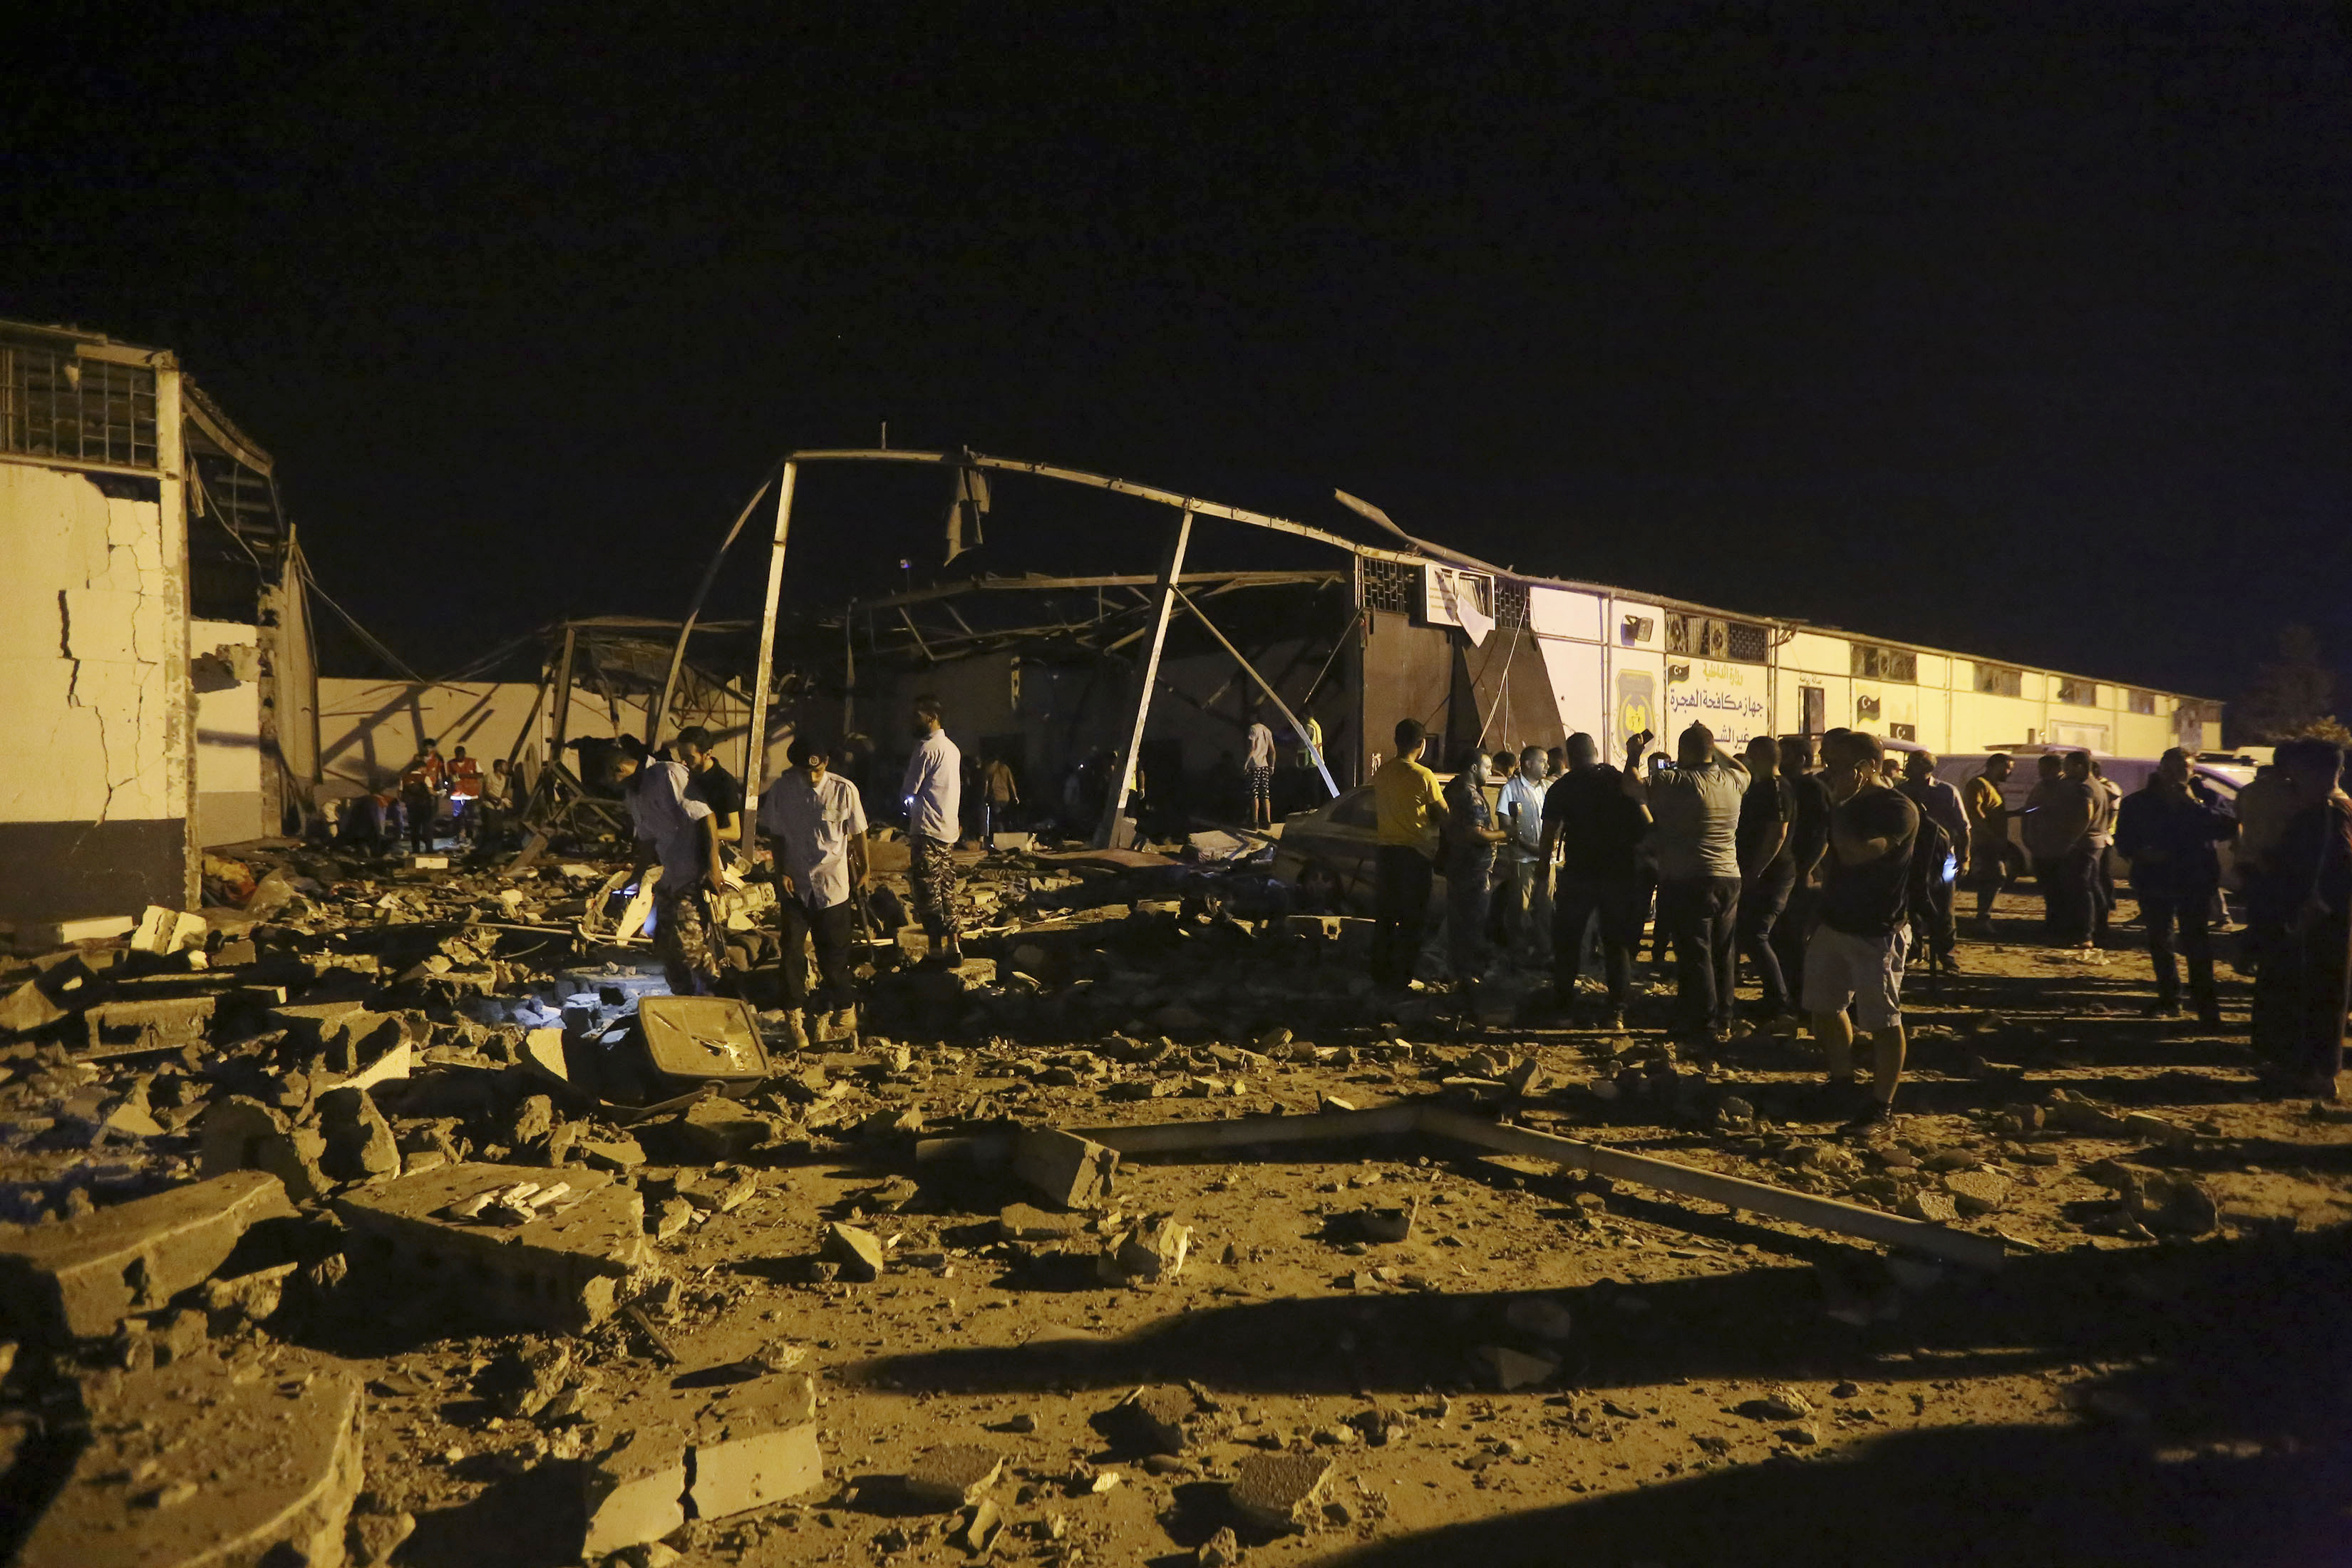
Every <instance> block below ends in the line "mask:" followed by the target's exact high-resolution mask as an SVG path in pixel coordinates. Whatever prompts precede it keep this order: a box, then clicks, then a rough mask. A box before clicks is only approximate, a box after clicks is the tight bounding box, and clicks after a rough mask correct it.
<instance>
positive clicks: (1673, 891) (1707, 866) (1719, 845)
mask: <svg viewBox="0 0 2352 1568" xmlns="http://www.w3.org/2000/svg"><path fill="white" fill-rule="evenodd" d="M1652 739H1653V737H1652V735H1651V734H1650V732H1649V731H1647V730H1644V731H1642V732H1641V733H1640V734H1638V735H1636V736H1634V737H1633V738H1632V739H1631V740H1629V741H1627V742H1625V777H1624V783H1623V788H1624V791H1625V795H1626V797H1627V798H1628V799H1630V800H1633V801H1634V802H1636V803H1638V804H1640V805H1644V806H1646V807H1648V808H1649V812H1650V816H1651V820H1652V822H1653V823H1654V826H1653V827H1652V829H1651V833H1650V847H1651V853H1652V857H1653V858H1654V860H1655V862H1656V864H1657V868H1658V924H1659V927H1660V929H1661V930H1662V931H1664V932H1665V933H1666V934H1667V935H1668V936H1669V937H1670V938H1671V939H1672V941H1673V942H1674V944H1675V991H1676V1000H1677V1002H1678V1003H1679V1011H1680V1013H1681V1027H1682V1030H1683V1032H1684V1034H1685V1036H1686V1037H1689V1038H1690V1039H1693V1040H1700V1041H1706V1042H1709V1043H1713V1044H1717V1045H1719V1044H1721V1043H1722V1042H1723V1041H1724V1040H1726V1039H1727V1038H1729V1037H1730V1034H1731V1020H1732V1004H1733V1000H1734V991H1733V987H1734V986H1735V985H1736V984H1738V978H1739V972H1738V951H1737V948H1736V947H1735V945H1734V944H1735V941H1736V936H1737V928H1738V918H1739V848H1738V845H1739V806H1740V801H1741V797H1742V796H1743V795H1745V794H1746V792H1747V788H1748V769H1747V767H1746V766H1745V765H1744V764H1742V763H1739V762H1738V761H1736V760H1735V759H1733V758H1730V757H1727V756H1725V755H1724V754H1723V752H1721V751H1720V750H1718V749H1717V746H1716V743H1715V731H1712V730H1709V729H1708V728H1707V727H1706V725H1704V724H1699V723H1694V724H1692V725H1691V726H1690V727H1689V728H1687V729H1685V731H1683V732H1682V733H1681V734H1680V735H1679V736H1677V737H1676V738H1675V765H1674V766H1673V767H1670V768H1661V769H1659V770H1658V771H1657V772H1656V773H1653V774H1652V775H1651V776H1650V777H1648V778H1646V779H1645V778H1643V777H1642V773H1641V766H1642V753H1643V751H1644V750H1646V749H1647V747H1648V746H1649V743H1650V742H1651V740H1652Z"/></svg>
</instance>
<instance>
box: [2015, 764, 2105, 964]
mask: <svg viewBox="0 0 2352 1568" xmlns="http://www.w3.org/2000/svg"><path fill="white" fill-rule="evenodd" d="M2074 755H2075V756H2076V757H2080V758H2081V759H2082V761H2081V763H2080V764H2079V765H2077V764H2076V763H2075V761H2074V757H2067V758H2064V759H2063V760H2062V759H2061V758H2060V757H2059V756H2058V754H2057V753H2056V752H2043V753H2042V757H2041V759H2040V760H2039V761H2038V762H2037V763H2035V766H2036V767H2037V768H2039V769H2040V770H2041V773H2042V777H2041V778H2040V779H2039V780H2038V781H2036V782H2035V784H2034V785H2033V792H2032V794H2031V795H2027V796H2026V797H2025V810H2024V813H2023V816H2024V817H2025V849H2026V853H2027V854H2029V855H2031V856H2032V857H2033V879H2034V880H2035V881H2036V882H2038V883H2040V884H2041V887H2042V917H2043V922H2044V929H2045V931H2046V933H2047V935H2048V939H2049V941H2050V942H2051V944H2052V945H2053V946H2055V947H2063V948H2073V949H2084V948H2088V947H2089V946H2090V945H2091V919H2092V908H2091V905H2092V900H2094V899H2095V897H2097V894H2096V892H2095V879H2096V878H2097V876H2098V868H2099V867H2098V857H2097V856H2096V854H2095V853H2094V852H2093V850H2092V847H2091V826H2092V824H2093V823H2095V822H2096V821H2097V820H2098V817H2099V799H2098V795H2097V794H2096V792H2095V791H2094V790H2093V789H2092V788H2091V758H2090V753H2089V752H2076V753H2075V754H2074Z"/></svg>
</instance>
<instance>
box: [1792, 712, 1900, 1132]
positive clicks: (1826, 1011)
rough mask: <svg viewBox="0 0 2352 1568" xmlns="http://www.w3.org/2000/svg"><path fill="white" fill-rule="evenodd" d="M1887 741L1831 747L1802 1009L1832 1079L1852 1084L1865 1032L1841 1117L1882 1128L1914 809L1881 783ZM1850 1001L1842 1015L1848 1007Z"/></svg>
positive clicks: (1895, 1046) (1891, 1073) (1862, 1127)
mask: <svg viewBox="0 0 2352 1568" xmlns="http://www.w3.org/2000/svg"><path fill="white" fill-rule="evenodd" d="M1885 755H1886V753H1885V747H1884V746H1883V745H1882V744H1881V743H1880V742H1879V739H1878V737H1877V736H1875V735H1871V734H1865V733H1864V732H1862V731H1849V732H1847V733H1845V734H1843V735H1840V736H1838V737H1837V738H1836V739H1835V740H1834V742H1832V744H1831V745H1830V746H1829V748H1828V762H1829V766H1828V767H1827V769H1826V770H1824V771H1825V774H1826V777H1825V779H1824V782H1825V783H1826V784H1828V785H1829V791H1830V798H1831V800H1832V801H1833V802H1834V803H1835V805H1833V807H1832V810H1831V812H1830V853H1829V863H1828V876H1827V878H1826V879H1825V880H1824V882H1823V884H1822V909H1821V924H1820V925H1819V926H1818V927H1817V928H1816V929H1815V930H1814V931H1813V934H1812V939H1811V941H1810V942H1807V943H1806V945H1805V983H1804V1004H1805V1012H1806V1013H1807V1014H1808V1015H1809V1016H1811V1020H1812V1024H1811V1027H1812V1036H1813V1038H1814V1039H1816V1040H1818V1041H1819V1042H1821V1047H1822V1054H1823V1056H1824V1057H1825V1058H1827V1062H1828V1068H1829V1079H1830V1082H1831V1083H1832V1085H1846V1086H1853V1084H1854V1076H1853V1043H1854V1028H1855V1026H1857V1025H1859V1026H1861V1028H1862V1029H1863V1030H1864V1032H1866V1033H1867V1034H1868V1035H1869V1036H1870V1046H1871V1079H1870V1092H1869V1093H1868V1094H1867V1095H1864V1096H1863V1097H1862V1100H1863V1103H1862V1105H1861V1107H1860V1110H1859V1114H1857V1115H1856V1116H1855V1117H1854V1118H1853V1120H1852V1121H1848V1122H1847V1123H1846V1124H1845V1130H1846V1131H1850V1132H1858V1131H1869V1130H1871V1129H1873V1128H1879V1127H1884V1126H1885V1125H1886V1124H1887V1123H1888V1122H1889V1121H1893V1120H1894V1116H1895V1085H1896V1084H1897V1083H1898V1082H1900V1081H1901V1079H1902V1077H1903V1057H1904V1047H1905V1042H1904V1038H1903V963H1904V960H1905V958H1906V956H1907V955H1908V953H1909V952H1910V947H1911V922H1910V907H1909V906H1910V890H1911V854H1912V850H1913V848H1914V847H1916V843H1917V840H1918V837H1919V808H1918V807H1917V806H1915V805H1912V804H1911V802H1910V801H1909V800H1907V799H1906V798H1905V797H1904V796H1903V795H1901V794H1900V793H1898V792H1897V791H1895V790H1893V789H1891V788H1889V787H1887V784H1886V780H1885V773H1884V771H1883V768H1884V764H1885ZM1848 1007H1852V1008H1853V1018H1852V1019H1848V1018H1847V1016H1846V1009H1847V1008H1848Z"/></svg>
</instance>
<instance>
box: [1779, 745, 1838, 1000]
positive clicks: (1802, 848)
mask: <svg viewBox="0 0 2352 1568" xmlns="http://www.w3.org/2000/svg"><path fill="white" fill-rule="evenodd" d="M1780 777H1781V778H1782V779H1783V780H1784V781H1786V783H1787V784H1788V785H1789V793H1790V795H1791V796H1792V797H1793V798H1794V799H1795V801H1796V804H1797V814H1796V816H1794V817H1792V818H1790V822H1789V903H1788V907H1787V908H1786V909H1784V910H1781V911H1780V919H1779V920H1778V921H1774V922H1773V926H1772V953H1773V956H1774V957H1776V958H1778V959H1779V960H1780V974H1781V978H1783V979H1784V980H1786V981H1787V982H1788V983H1789V985H1790V989H1791V990H1795V989H1797V988H1799V987H1801V986H1802V985H1803V984H1804V980H1805V939H1806V938H1807V937H1810V936H1811V935H1812V933H1813V921H1814V918H1815V917H1816V916H1817V915H1818V914H1819V912H1820V907H1821V901H1822V856H1824V855H1826V854H1828V853H1829V847H1830V792H1829V790H1828V788H1827V787H1826V786H1825V785H1823V784H1822V775H1821V772H1820V768H1819V765H1818V759H1817V758H1816V757H1815V755H1814V752H1813V738H1812V737H1811V736H1810V735H1783V736H1781V737H1780Z"/></svg>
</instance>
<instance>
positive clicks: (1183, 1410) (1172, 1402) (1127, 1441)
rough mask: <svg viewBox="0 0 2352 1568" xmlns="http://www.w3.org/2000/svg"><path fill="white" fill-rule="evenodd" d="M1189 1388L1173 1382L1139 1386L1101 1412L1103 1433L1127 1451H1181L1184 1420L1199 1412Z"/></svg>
mask: <svg viewBox="0 0 2352 1568" xmlns="http://www.w3.org/2000/svg"><path fill="white" fill-rule="evenodd" d="M1199 1409H1200V1404H1199V1402H1198V1401H1197V1400H1195V1399H1194V1398H1193V1397H1192V1390H1191V1389H1189V1388H1185V1387H1182V1386H1181V1385H1179V1384H1152V1385H1151V1386H1150V1387H1147V1388H1139V1389H1137V1390H1136V1391H1135V1392H1134V1393H1133V1394H1129V1396H1128V1397H1127V1398H1125V1399H1122V1400H1120V1401H1119V1402H1118V1404H1117V1405H1112V1406H1111V1407H1110V1408H1109V1409H1108V1410H1106V1411H1104V1412H1103V1414H1102V1416H1101V1417H1100V1424H1101V1425H1102V1426H1103V1427H1104V1428H1105V1435H1106V1436H1109V1437H1110V1438H1111V1439H1112V1441H1114V1442H1116V1443H1118V1445H1119V1446H1120V1447H1121V1448H1123V1449H1124V1450H1125V1451H1127V1452H1129V1453H1131V1454H1181V1453H1182V1452H1183V1451H1184V1449H1185V1447H1186V1445H1187V1444H1188V1443H1189V1442H1190V1441H1191V1436H1190V1434H1189V1432H1188V1431H1187V1430H1186V1427H1185V1423H1186V1422H1188V1421H1190V1420H1191V1419H1192V1417H1193V1415H1195V1414H1197V1413H1198V1412H1199Z"/></svg>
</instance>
